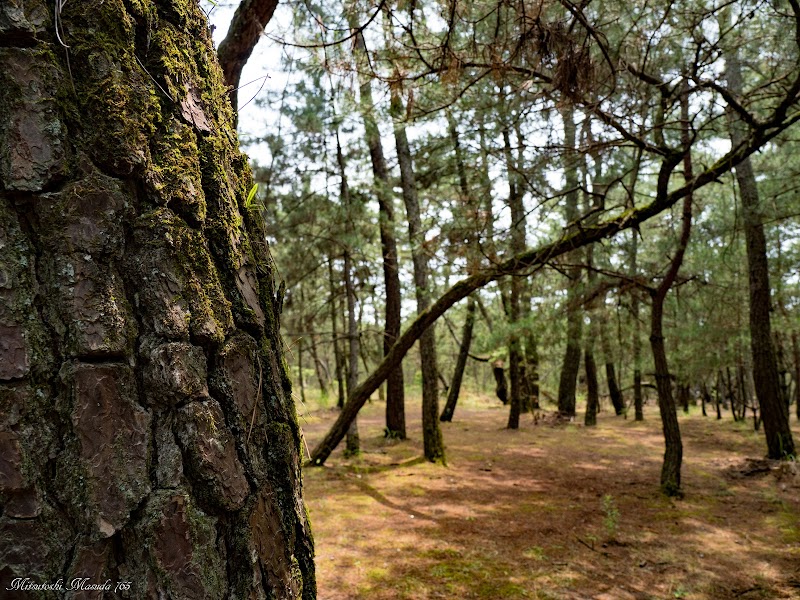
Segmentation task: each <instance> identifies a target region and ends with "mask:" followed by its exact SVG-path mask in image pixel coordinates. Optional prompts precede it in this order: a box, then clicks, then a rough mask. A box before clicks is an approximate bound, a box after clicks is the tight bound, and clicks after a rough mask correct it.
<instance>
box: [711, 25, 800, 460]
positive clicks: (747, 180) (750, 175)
mask: <svg viewBox="0 0 800 600" xmlns="http://www.w3.org/2000/svg"><path fill="white" fill-rule="evenodd" d="M724 20H725V21H726V22H727V21H728V20H729V19H728V18H726V19H724ZM725 75H726V78H727V80H728V86H729V88H730V90H731V92H732V93H733V94H734V95H735V96H737V97H739V96H741V95H742V91H743V89H744V86H743V82H742V73H741V65H740V61H739V54H738V50H736V49H733V50H728V51H727V52H726V53H725ZM730 124H731V143H732V145H733V146H734V147H736V146H738V145H740V144H744V143H746V136H747V132H746V130H745V126H744V124H743V123H742V122H741V121H740V120H739V119H738V117H737V116H736V115H735V113H734V112H733V111H731V119H730ZM736 181H737V183H738V184H739V193H740V196H741V199H742V221H743V223H744V235H745V243H746V246H747V272H748V276H749V285H750V345H751V349H752V354H753V378H754V380H755V388H756V396H757V397H758V404H759V406H760V407H761V415H762V419H763V421H764V434H765V435H766V438H767V455H768V456H769V457H770V458H775V459H783V458H789V457H793V456H794V454H795V449H794V440H793V438H792V431H791V429H790V428H789V415H788V411H787V409H786V406H785V404H784V403H783V402H782V401H781V395H780V386H779V380H778V364H777V359H776V357H775V348H774V347H773V345H772V326H771V323H770V309H771V299H770V285H769V267H768V264H767V241H766V236H765V235H764V225H763V222H762V216H761V206H760V201H759V197H758V186H757V184H756V177H755V173H754V172H753V166H752V163H751V162H750V159H749V158H746V159H744V160H743V161H742V162H741V163H739V164H738V165H737V166H736Z"/></svg>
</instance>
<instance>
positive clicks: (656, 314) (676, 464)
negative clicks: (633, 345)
mask: <svg viewBox="0 0 800 600" xmlns="http://www.w3.org/2000/svg"><path fill="white" fill-rule="evenodd" d="M662 287H663V285H662ZM659 291H660V292H661V293H657V294H655V295H654V296H653V304H652V309H651V316H650V347H651V350H652V352H653V364H654V367H655V377H656V388H657V389H658V408H659V410H660V411H661V425H662V431H663V433H664V444H665V450H664V462H663V464H662V467H661V489H662V491H663V492H664V493H665V494H667V495H668V496H675V495H679V494H680V489H681V462H682V461H683V444H682V442H681V430H680V426H679V425H678V415H677V411H676V410H675V401H674V399H673V396H672V381H671V378H670V374H669V365H668V363H667V351H666V348H665V346H664V332H663V325H662V323H663V319H664V299H665V298H666V295H667V292H668V291H669V288H668V287H667V288H664V289H663V291H662V290H661V287H660V288H659Z"/></svg>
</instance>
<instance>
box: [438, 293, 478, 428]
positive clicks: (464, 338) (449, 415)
mask: <svg viewBox="0 0 800 600" xmlns="http://www.w3.org/2000/svg"><path fill="white" fill-rule="evenodd" d="M474 325H475V299H474V298H473V297H472V296H470V297H469V298H468V299H467V316H466V318H465V319H464V330H463V331H462V332H461V345H460V346H459V349H458V358H457V359H456V368H455V371H454V372H453V379H452V380H451V382H450V390H449V393H448V395H447V403H446V404H445V405H444V409H443V410H442V415H441V416H440V417H439V420H440V421H447V422H450V421H452V420H453V413H455V411H456V404H457V403H458V395H459V393H460V392H461V381H462V380H463V378H464V369H465V367H466V366H467V358H469V348H470V345H471V344H472V329H473V327H474Z"/></svg>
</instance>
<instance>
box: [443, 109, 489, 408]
mask: <svg viewBox="0 0 800 600" xmlns="http://www.w3.org/2000/svg"><path fill="white" fill-rule="evenodd" d="M447 125H448V130H449V133H450V140H451V142H452V143H453V154H454V157H455V161H456V172H457V173H458V184H459V190H460V192H461V197H460V198H459V200H460V201H461V203H462V205H463V208H464V213H465V214H464V217H465V220H466V221H473V222H475V223H476V225H477V221H478V215H479V214H480V211H479V210H478V207H477V206H476V202H475V198H474V196H473V194H472V193H471V192H470V188H469V183H468V182H467V168H466V165H465V164H464V157H463V155H462V152H461V143H460V141H459V136H458V127H457V124H456V121H455V119H454V118H453V115H452V114H451V113H450V112H448V113H447ZM467 236H468V237H467V248H466V253H467V274H468V275H472V274H473V273H474V272H475V270H476V269H477V267H478V266H479V261H480V258H479V257H480V248H479V246H478V243H477V242H478V239H479V238H478V235H477V233H476V232H475V231H471V230H470V231H468V233H467ZM475 304H476V301H475V296H470V297H469V298H467V315H466V318H465V319H464V329H463V331H462V334H461V345H460V346H459V349H458V358H457V359H456V368H455V371H454V372H453V379H452V381H451V383H450V389H449V390H448V395H447V402H446V404H445V407H444V409H443V410H442V414H441V416H440V417H439V420H440V421H447V422H449V421H452V420H453V414H454V413H455V410H456V404H457V403H458V396H459V393H460V392H461V382H462V380H463V377H464V369H465V367H466V365H467V358H469V349H470V346H471V345H472V330H473V328H474V326H475Z"/></svg>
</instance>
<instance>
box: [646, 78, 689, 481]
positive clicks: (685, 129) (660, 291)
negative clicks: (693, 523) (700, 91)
mask: <svg viewBox="0 0 800 600" xmlns="http://www.w3.org/2000/svg"><path fill="white" fill-rule="evenodd" d="M683 85H684V89H683V91H682V95H681V142H682V143H683V147H684V152H685V154H684V155H683V171H684V172H683V176H684V179H685V180H686V181H691V180H692V156H691V153H690V150H689V148H690V140H689V95H688V91H687V88H688V84H687V83H686V82H685V81H684V83H683ZM668 165H669V162H665V164H664V166H668ZM665 172H667V173H668V172H670V171H669V169H665V168H663V167H662V175H663V174H664V173H665ZM667 183H668V178H667V177H662V176H659V192H658V193H663V191H662V190H663V189H664V188H666V186H667ZM692 202H693V194H692V193H691V192H690V193H689V194H687V195H686V197H685V198H684V200H683V211H682V214H681V237H680V240H679V241H678V248H677V250H676V251H675V256H674V257H673V258H672V262H671V263H670V266H669V269H668V270H667V273H666V274H665V275H664V279H663V281H662V282H661V284H660V285H659V286H658V288H656V289H655V290H653V291H652V293H651V296H652V299H653V301H652V309H651V313H650V348H651V350H652V353H653V364H654V367H655V378H656V388H657V390H658V408H659V411H660V413H661V427H662V431H663V433H664V446H665V448H664V462H663V464H662V466H661V490H662V491H663V492H664V493H665V494H666V495H668V496H677V495H680V494H681V463H682V462H683V442H682V441H681V430H680V426H679V425H678V414H677V410H676V409H675V400H674V398H673V395H672V379H671V376H670V372H669V364H668V362H667V351H666V346H665V344H664V330H663V321H664V300H666V298H667V294H668V293H669V290H670V288H671V287H672V285H673V284H674V283H675V279H676V278H677V276H678V272H679V271H680V268H681V265H682V264H683V257H684V254H685V253H686V247H687V246H688V245H689V237H690V235H691V231H692Z"/></svg>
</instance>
